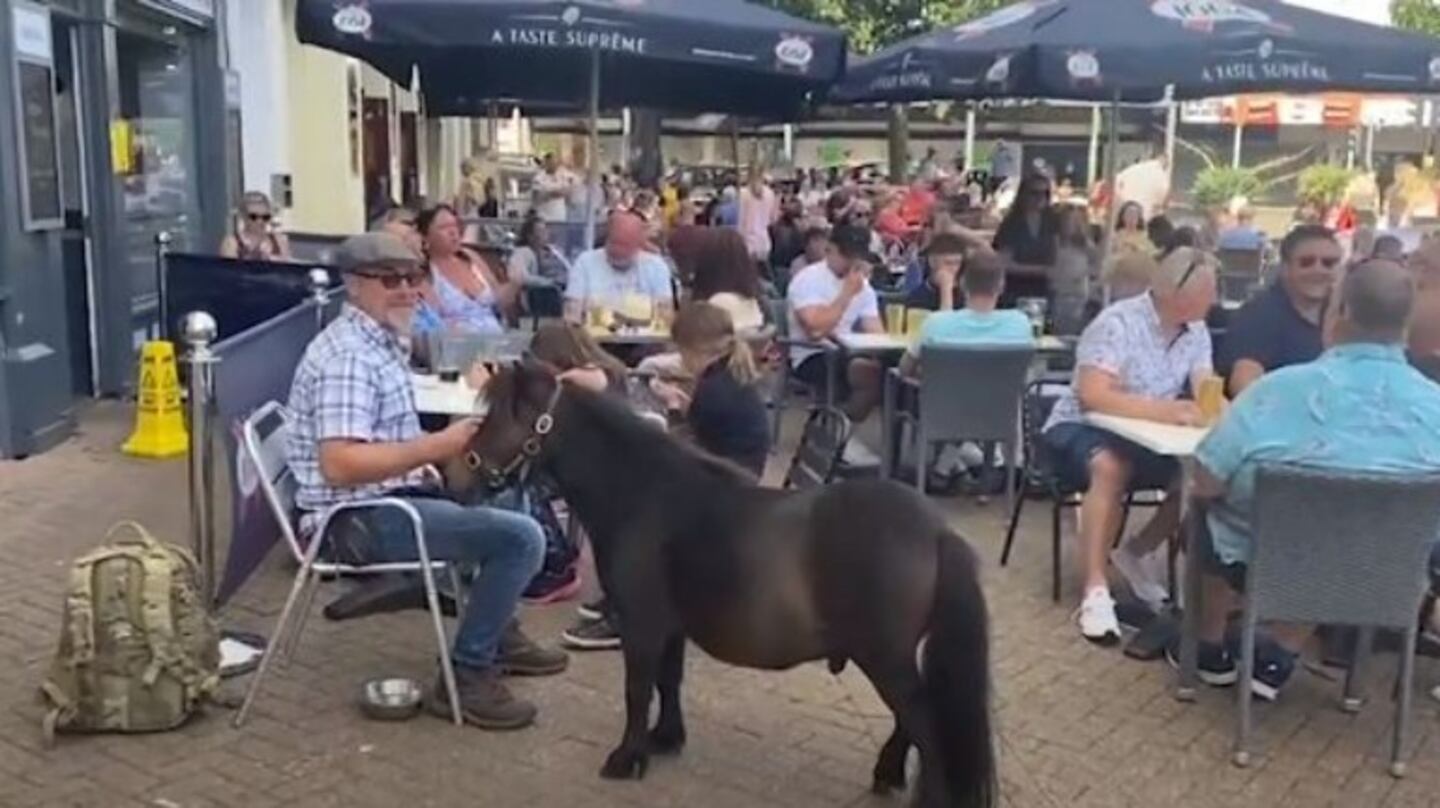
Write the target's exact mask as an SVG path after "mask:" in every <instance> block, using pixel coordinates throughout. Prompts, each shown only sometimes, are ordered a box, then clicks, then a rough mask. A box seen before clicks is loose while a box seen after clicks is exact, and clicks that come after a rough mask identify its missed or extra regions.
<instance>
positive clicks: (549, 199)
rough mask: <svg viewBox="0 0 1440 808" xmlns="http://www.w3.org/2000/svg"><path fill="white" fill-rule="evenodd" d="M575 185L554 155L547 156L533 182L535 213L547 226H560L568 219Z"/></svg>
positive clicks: (532, 191)
mask: <svg viewBox="0 0 1440 808" xmlns="http://www.w3.org/2000/svg"><path fill="white" fill-rule="evenodd" d="M574 184H575V181H574V178H573V177H571V176H570V172H569V171H566V170H565V168H564V167H563V166H561V165H560V161H559V160H558V159H556V157H555V155H554V154H546V155H545V157H544V159H543V160H542V162H541V168H540V170H539V171H537V172H535V178H534V180H532V187H531V193H532V194H533V196H534V199H533V202H532V204H533V205H534V208H535V213H536V215H538V216H539V217H540V218H541V220H542V221H544V222H545V223H546V224H558V223H561V222H564V221H565V220H566V219H567V218H568V214H569V211H568V210H567V208H568V205H569V199H570V188H571V186H572V185H574Z"/></svg>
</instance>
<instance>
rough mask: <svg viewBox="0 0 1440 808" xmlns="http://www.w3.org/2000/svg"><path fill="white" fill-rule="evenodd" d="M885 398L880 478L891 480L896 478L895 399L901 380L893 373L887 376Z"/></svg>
mask: <svg viewBox="0 0 1440 808" xmlns="http://www.w3.org/2000/svg"><path fill="white" fill-rule="evenodd" d="M884 379H885V397H884V403H883V404H882V405H881V407H880V440H881V441H882V442H883V445H882V446H881V448H880V476H881V477H883V478H885V479H887V480H890V479H894V477H895V397H896V395H898V388H899V387H900V380H899V379H898V378H897V377H896V375H895V374H893V373H886V374H885V377H884Z"/></svg>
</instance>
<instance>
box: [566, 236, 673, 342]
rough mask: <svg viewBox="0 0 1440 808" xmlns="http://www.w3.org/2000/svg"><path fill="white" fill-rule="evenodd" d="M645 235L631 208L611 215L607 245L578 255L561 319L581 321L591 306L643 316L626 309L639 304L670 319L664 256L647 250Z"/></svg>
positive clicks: (671, 290) (646, 237)
mask: <svg viewBox="0 0 1440 808" xmlns="http://www.w3.org/2000/svg"><path fill="white" fill-rule="evenodd" d="M648 239H649V236H648V234H647V232H646V224H645V221H644V220H643V219H641V218H640V217H639V216H636V215H635V214H634V213H631V212H629V211H620V212H617V213H614V214H612V215H611V216H610V220H609V224H608V226H607V229H606V234H605V246H604V247H602V248H600V249H595V250H589V251H586V252H583V253H581V254H580V255H579V256H578V257H577V258H576V259H575V265H574V266H573V267H572V268H571V270H570V280H569V283H568V284H567V285H566V287H565V319H567V320H569V321H570V322H572V323H582V324H583V323H584V322H585V317H586V315H587V314H588V313H589V312H590V311H591V310H592V309H595V308H597V307H598V308H604V309H608V310H609V311H611V312H612V313H614V312H619V313H620V314H622V315H624V316H625V317H627V318H629V319H643V315H644V314H645V312H641V311H630V310H629V309H630V308H632V307H633V306H635V305H636V304H637V303H642V304H644V306H645V307H646V308H648V311H649V312H650V313H651V314H652V315H658V317H659V318H660V319H663V320H667V321H668V320H669V318H670V315H672V314H673V313H674V312H675V291H674V289H673V288H671V285H670V267H669V266H667V265H666V264H665V260H664V259H662V258H661V257H660V256H658V255H656V254H655V253H652V252H647V251H646V250H645V245H646V244H647V242H648Z"/></svg>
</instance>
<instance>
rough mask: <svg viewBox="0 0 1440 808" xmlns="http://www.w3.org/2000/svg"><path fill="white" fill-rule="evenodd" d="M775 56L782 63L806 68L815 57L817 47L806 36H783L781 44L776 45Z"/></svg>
mask: <svg viewBox="0 0 1440 808" xmlns="http://www.w3.org/2000/svg"><path fill="white" fill-rule="evenodd" d="M775 58H776V59H779V60H780V64H783V65H789V66H790V67H793V68H796V69H799V70H806V69H809V67H810V62H811V61H812V60H813V59H814V58H815V48H813V47H811V45H810V41H809V40H807V39H805V38H804V37H798V36H786V37H781V39H780V44H778V45H776V46H775Z"/></svg>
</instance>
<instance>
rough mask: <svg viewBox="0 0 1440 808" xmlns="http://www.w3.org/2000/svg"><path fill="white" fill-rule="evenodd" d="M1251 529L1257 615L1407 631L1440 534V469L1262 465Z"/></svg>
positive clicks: (1251, 575)
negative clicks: (1412, 471)
mask: <svg viewBox="0 0 1440 808" xmlns="http://www.w3.org/2000/svg"><path fill="white" fill-rule="evenodd" d="M1254 531H1255V535H1254V557H1253V559H1252V560H1251V563H1250V569H1249V579H1248V587H1247V588H1248V590H1249V595H1248V597H1249V598H1250V599H1251V603H1252V606H1253V608H1255V609H1256V615H1257V618H1258V619H1260V620H1289V621H1295V622H1306V623H1329V624H1335V625H1355V626H1369V627H1377V628H1396V629H1403V628H1408V627H1410V626H1411V625H1413V624H1414V622H1415V616H1416V613H1417V610H1418V609H1419V608H1420V601H1421V599H1422V598H1423V597H1424V595H1425V591H1426V586H1427V579H1428V575H1427V572H1426V569H1427V565H1426V561H1427V559H1428V558H1429V554H1430V549H1431V547H1432V546H1433V545H1434V544H1435V541H1436V539H1437V538H1440V474H1429V475H1422V474H1407V475H1397V474H1362V473H1354V472H1339V471H1321V470H1314V469H1304V468H1299V467H1295V466H1288V465H1269V466H1263V467H1261V468H1260V469H1259V470H1258V474H1257V478H1256V484H1255V505H1254Z"/></svg>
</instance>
